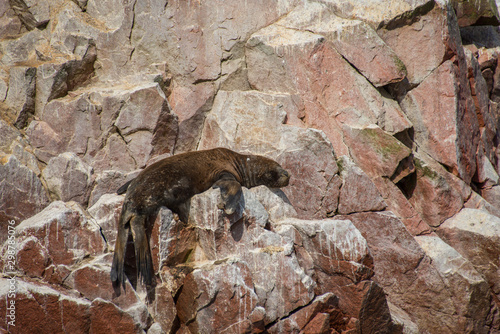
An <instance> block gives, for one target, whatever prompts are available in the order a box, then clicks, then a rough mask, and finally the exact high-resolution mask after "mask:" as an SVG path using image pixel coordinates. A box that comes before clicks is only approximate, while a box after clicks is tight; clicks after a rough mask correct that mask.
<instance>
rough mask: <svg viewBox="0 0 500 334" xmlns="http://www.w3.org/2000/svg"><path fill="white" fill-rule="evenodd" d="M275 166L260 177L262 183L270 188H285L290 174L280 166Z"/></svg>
mask: <svg viewBox="0 0 500 334" xmlns="http://www.w3.org/2000/svg"><path fill="white" fill-rule="evenodd" d="M276 165H277V166H275V167H273V168H271V169H270V170H268V171H267V172H265V173H264V174H263V175H262V180H263V183H264V184H265V185H266V186H268V187H271V188H281V187H286V186H287V185H288V182H289V181H290V173H288V172H287V171H286V170H285V169H283V168H282V167H281V166H280V165H278V164H276Z"/></svg>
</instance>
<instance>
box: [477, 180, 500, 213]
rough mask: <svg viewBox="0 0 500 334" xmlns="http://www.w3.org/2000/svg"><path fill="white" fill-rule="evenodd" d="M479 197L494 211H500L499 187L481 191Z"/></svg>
mask: <svg viewBox="0 0 500 334" xmlns="http://www.w3.org/2000/svg"><path fill="white" fill-rule="evenodd" d="M481 196H482V197H484V199H485V200H486V201H487V202H488V203H490V204H491V205H493V206H494V207H495V208H496V209H500V186H498V185H496V186H494V187H491V188H487V189H483V190H481Z"/></svg>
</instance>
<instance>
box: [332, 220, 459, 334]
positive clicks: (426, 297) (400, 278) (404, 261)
mask: <svg viewBox="0 0 500 334" xmlns="http://www.w3.org/2000/svg"><path fill="white" fill-rule="evenodd" d="M348 217H349V219H350V220H351V221H352V222H353V224H354V225H355V226H356V228H357V229H359V231H360V232H361V234H362V235H363V237H365V238H366V242H367V244H368V247H370V253H371V255H372V256H373V263H374V271H375V273H376V275H375V276H374V280H375V281H376V283H377V284H378V285H380V287H381V288H383V289H384V292H385V293H386V294H387V300H388V301H390V302H391V303H393V304H394V305H396V306H398V307H400V308H401V309H403V310H404V311H405V312H407V313H408V314H409V315H410V317H411V319H412V320H413V321H414V322H415V323H416V324H417V326H418V328H419V330H420V331H424V330H428V331H430V332H432V331H436V330H439V329H441V330H442V328H443V326H446V327H445V328H447V329H448V330H449V331H450V332H460V331H461V328H463V327H461V326H462V324H461V323H460V322H459V321H458V320H459V317H458V316H456V315H455V314H456V312H457V306H456V303H455V301H454V297H453V292H452V291H450V290H447V287H446V286H445V284H444V283H443V281H442V279H441V277H440V275H439V272H438V270H437V269H436V268H435V267H434V265H433V264H432V263H431V261H430V259H429V258H428V257H427V256H426V255H425V253H424V251H423V250H422V248H421V247H420V246H419V244H418V243H417V242H416V241H415V239H414V238H413V237H412V236H411V235H410V234H409V233H408V230H407V229H406V228H405V226H404V225H403V224H402V222H401V221H400V220H399V219H398V218H396V217H395V216H394V215H392V214H390V213H358V214H352V215H349V216H348ZM339 218H340V217H339ZM389 245H390V246H389ZM429 310H435V311H436V312H437V313H439V316H430V313H429ZM433 312H434V311H433Z"/></svg>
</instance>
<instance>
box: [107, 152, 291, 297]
mask: <svg viewBox="0 0 500 334" xmlns="http://www.w3.org/2000/svg"><path fill="white" fill-rule="evenodd" d="M289 178H290V176H289V174H288V172H287V171H286V170H284V169H283V168H282V167H281V166H280V165H279V164H278V163H276V162H275V161H273V160H271V159H268V158H265V157H261V156H256V155H242V154H238V153H236V152H233V151H231V150H228V149H225V148H216V149H212V150H205V151H195V152H188V153H183V154H179V155H174V156H172V157H168V158H166V159H163V160H160V161H158V162H156V163H154V164H152V165H151V166H148V167H147V168H146V169H144V170H143V171H142V172H141V173H140V174H139V175H138V176H137V177H136V178H135V179H133V180H131V181H128V182H127V183H125V184H124V185H123V186H121V187H120V188H119V189H118V191H117V193H118V194H123V193H125V192H126V195H125V200H124V202H123V206H122V211H121V214H120V219H119V223H118V233H117V238H116V244H115V252H114V256H113V264H112V268H111V281H112V283H113V287H114V289H115V292H116V294H117V295H120V293H121V289H120V286H123V288H125V274H124V262H125V249H126V245H127V239H128V235H129V231H131V232H132V237H133V240H134V248H135V258H136V265H137V271H138V273H139V276H140V277H142V281H143V283H144V284H145V285H146V286H149V287H150V286H152V285H153V284H154V282H153V278H154V268H153V261H152V257H151V249H150V247H149V240H148V239H149V238H148V236H147V234H146V224H147V222H148V220H149V218H150V217H151V216H155V215H156V214H157V213H158V210H159V208H160V207H162V206H165V207H167V208H169V209H171V210H172V211H173V212H177V213H179V208H180V207H181V206H182V205H183V204H184V203H185V202H186V201H187V200H189V199H190V198H191V197H192V196H194V195H196V194H199V193H202V192H204V191H206V190H208V189H209V188H210V187H213V188H220V191H221V200H222V203H221V208H223V209H224V210H225V212H226V213H227V214H232V213H233V212H234V211H235V210H236V207H237V205H238V202H239V200H240V198H241V194H242V190H241V186H244V187H247V188H252V187H256V186H259V185H266V186H268V187H271V188H278V187H284V186H287V185H288V181H289Z"/></svg>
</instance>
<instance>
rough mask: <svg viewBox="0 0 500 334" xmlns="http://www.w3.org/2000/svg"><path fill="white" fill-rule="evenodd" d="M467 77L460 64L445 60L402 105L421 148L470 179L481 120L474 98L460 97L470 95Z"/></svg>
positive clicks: (465, 179)
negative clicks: (479, 119)
mask: <svg viewBox="0 0 500 334" xmlns="http://www.w3.org/2000/svg"><path fill="white" fill-rule="evenodd" d="M464 65H465V64H464ZM464 80H466V78H465V77H464V76H462V75H461V74H460V72H459V68H458V67H457V66H456V65H455V64H453V63H452V62H451V61H446V62H444V63H443V64H442V65H441V66H439V67H438V68H437V69H436V70H435V71H433V72H432V73H431V74H430V75H429V76H428V77H427V78H426V79H425V80H424V81H423V82H422V83H421V84H420V85H419V86H418V87H417V88H415V89H413V90H411V91H410V92H409V93H408V94H407V95H406V97H405V98H404V99H403V101H402V104H401V106H402V108H403V110H404V112H405V113H406V116H408V118H409V119H410V121H411V122H412V124H413V126H414V130H415V132H414V133H415V141H416V143H417V144H418V145H419V147H420V148H421V149H422V151H424V152H425V153H427V154H429V155H430V156H431V157H432V158H433V159H435V160H437V161H438V162H440V163H441V164H443V165H445V166H447V168H449V169H450V170H451V171H452V172H454V173H455V174H456V175H458V176H460V178H462V180H464V181H465V182H466V183H469V182H470V181H471V179H472V177H473V175H474V173H475V171H476V156H475V155H476V151H477V147H478V142H479V140H478V139H479V124H478V121H477V116H476V113H475V112H473V111H474V110H475V108H474V107H473V102H472V101H473V100H472V99H471V98H469V99H466V98H464V99H460V98H457V97H458V96H470V89H469V85H468V82H466V81H464ZM436 113H437V114H439V115H440V117H438V118H436V117H435V115H436Z"/></svg>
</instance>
